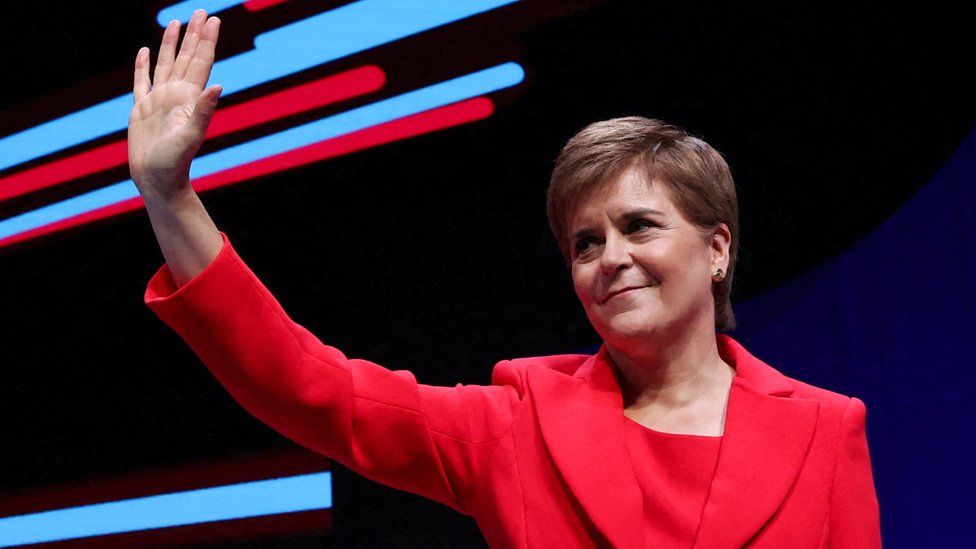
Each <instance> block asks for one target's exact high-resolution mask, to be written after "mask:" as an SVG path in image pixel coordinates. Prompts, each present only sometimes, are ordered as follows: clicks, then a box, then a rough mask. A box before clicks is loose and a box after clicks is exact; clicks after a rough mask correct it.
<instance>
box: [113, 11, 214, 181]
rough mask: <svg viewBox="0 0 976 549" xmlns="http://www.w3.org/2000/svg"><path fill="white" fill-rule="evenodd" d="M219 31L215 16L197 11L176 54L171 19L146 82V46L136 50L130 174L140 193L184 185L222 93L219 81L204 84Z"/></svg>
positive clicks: (177, 27)
mask: <svg viewBox="0 0 976 549" xmlns="http://www.w3.org/2000/svg"><path fill="white" fill-rule="evenodd" d="M219 32H220V20H219V19H217V18H216V17H210V18H209V19H208V18H207V13H206V12H205V11H203V10H197V11H196V12H194V13H193V16H192V17H191V18H190V22H189V24H188V25H187V30H186V35H185V36H184V38H183V43H182V44H181V45H180V50H179V53H178V54H177V53H176V43H177V42H178V40H179V35H180V23H179V22H178V21H172V22H170V24H169V25H168V26H167V27H166V31H165V32H164V33H163V40H162V43H161V44H160V46H159V58H158V60H157V62H156V70H155V73H154V74H153V78H152V80H151V81H150V79H149V48H142V49H140V50H139V53H138V54H136V63H135V77H134V84H133V89H132V93H133V96H134V99H135V104H134V105H133V107H132V112H131V113H130V115H129V173H130V174H131V175H132V180H133V181H134V182H135V183H136V186H137V187H138V188H139V191H140V192H141V193H142V194H143V196H144V197H145V196H146V194H147V193H153V194H156V195H158V196H161V197H169V196H172V195H173V194H174V193H176V192H177V191H180V190H181V189H184V188H185V187H186V186H187V185H189V171H190V162H191V161H192V160H193V156H194V155H196V153H197V151H198V150H199V149H200V145H201V144H202V143H203V138H204V135H205V134H206V131H207V126H208V125H209V124H210V119H211V118H212V117H213V113H214V110H216V108H217V98H218V97H219V96H220V92H221V88H220V86H218V85H214V86H210V87H209V88H206V89H204V86H205V85H206V84H207V80H208V79H209V78H210V69H211V67H213V61H214V48H215V47H216V45H217V36H218V35H219Z"/></svg>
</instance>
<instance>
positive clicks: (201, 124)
mask: <svg viewBox="0 0 976 549" xmlns="http://www.w3.org/2000/svg"><path fill="white" fill-rule="evenodd" d="M222 91H224V90H223V88H221V87H220V86H219V85H213V86H210V87H209V88H207V89H205V90H203V91H202V92H200V96H199V97H197V102H196V104H195V105H194V106H193V114H191V115H190V120H189V122H188V123H187V126H189V128H187V129H189V130H190V131H191V132H193V133H194V134H196V135H199V136H203V135H204V134H206V132H207V126H209V125H210V119H211V118H213V114H214V111H216V110H217V99H218V98H219V97H220V93H221V92H222Z"/></svg>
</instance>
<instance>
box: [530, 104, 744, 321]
mask: <svg viewBox="0 0 976 549" xmlns="http://www.w3.org/2000/svg"><path fill="white" fill-rule="evenodd" d="M629 166H636V167H637V168H638V169H640V170H642V172H643V176H644V177H645V180H646V181H660V182H662V183H664V184H666V185H668V187H669V188H670V190H671V191H672V195H673V196H674V199H675V202H676V203H677V206H678V207H679V208H680V209H681V211H682V213H684V214H685V215H686V216H687V217H688V218H689V219H690V220H691V221H692V222H693V223H695V224H696V225H698V226H699V228H703V229H704V228H710V227H714V226H716V225H718V224H719V223H725V224H726V225H728V227H729V232H730V233H731V234H732V243H731V245H730V247H729V255H730V257H729V269H728V273H726V275H725V279H724V280H722V281H721V282H717V283H713V284H712V296H713V297H714V298H715V327H716V329H718V330H724V331H728V330H732V329H733V328H735V316H734V315H733V314H732V303H731V300H730V294H731V292H732V274H733V272H734V271H735V262H736V258H737V256H738V249H739V205H738V200H737V198H736V194H735V183H734V182H733V180H732V173H731V172H730V171H729V166H728V164H726V163H725V159H724V158H722V155H721V154H720V153H719V152H718V151H716V150H715V149H713V148H712V147H711V146H710V145H709V144H708V143H705V142H704V141H702V140H701V139H698V138H697V137H693V136H691V135H688V134H687V133H686V132H685V131H684V130H682V129H681V128H678V127H676V126H673V125H671V124H668V123H666V122H662V121H660V120H655V119H651V118H644V117H641V116H627V117H624V118H614V119H611V120H603V121H601V122H594V123H593V124H590V125H589V126H586V127H585V128H583V129H582V130H580V132H579V133H577V134H576V135H574V136H573V137H572V138H571V139H570V140H569V142H568V143H566V146H565V147H563V149H562V151H561V152H560V153H559V157H558V158H557V159H556V166H555V167H554V168H553V170H552V178H551V179H550V181H549V191H548V194H547V197H546V202H547V204H546V206H547V214H548V216H549V227H550V228H551V229H552V233H553V235H554V236H555V237H556V240H557V241H558V242H559V248H560V250H561V251H562V253H563V257H564V258H565V259H566V263H567V265H569V264H571V263H572V253H571V248H570V241H569V240H570V238H569V235H568V234H567V231H568V227H567V226H566V225H567V222H568V220H569V215H570V214H572V212H573V211H574V210H575V208H576V206H577V205H578V204H579V202H580V200H581V199H582V198H583V197H585V196H587V195H588V194H589V193H590V192H591V191H593V190H594V189H596V188H598V187H599V186H600V184H601V183H606V182H609V181H613V180H614V179H616V177H617V176H618V175H619V174H621V173H622V172H623V170H624V169H625V168H627V167H629Z"/></svg>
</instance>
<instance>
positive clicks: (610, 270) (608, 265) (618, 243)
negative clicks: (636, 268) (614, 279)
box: [600, 234, 634, 276]
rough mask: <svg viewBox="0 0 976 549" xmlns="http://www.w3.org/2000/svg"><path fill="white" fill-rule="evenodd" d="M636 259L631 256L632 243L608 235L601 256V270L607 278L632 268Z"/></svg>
mask: <svg viewBox="0 0 976 549" xmlns="http://www.w3.org/2000/svg"><path fill="white" fill-rule="evenodd" d="M633 262H634V259H633V258H632V257H631V255H630V242H628V241H627V239H626V238H621V237H619V236H617V235H614V234H608V235H607V237H606V241H605V242H604V244H603V255H601V256H600V270H602V271H603V274H605V275H607V276H613V274H614V273H616V272H617V271H620V270H623V269H626V268H627V267H630V266H631V265H632V264H633Z"/></svg>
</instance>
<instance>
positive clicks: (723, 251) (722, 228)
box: [709, 223, 732, 275]
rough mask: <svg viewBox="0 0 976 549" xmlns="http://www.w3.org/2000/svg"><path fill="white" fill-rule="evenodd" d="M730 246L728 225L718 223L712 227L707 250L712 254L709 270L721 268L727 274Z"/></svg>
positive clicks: (730, 238)
mask: <svg viewBox="0 0 976 549" xmlns="http://www.w3.org/2000/svg"><path fill="white" fill-rule="evenodd" d="M731 246H732V232H731V231H730V230H729V226H728V225H726V224H725V223H719V224H718V225H716V226H715V227H714V228H712V231H711V239H710V240H709V250H710V251H711V254H712V263H711V267H712V271H711V272H713V273H714V272H715V270H716V269H722V272H723V273H725V274H726V275H727V274H728V272H729V261H730V260H731V256H730V254H729V249H730V248H731Z"/></svg>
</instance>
